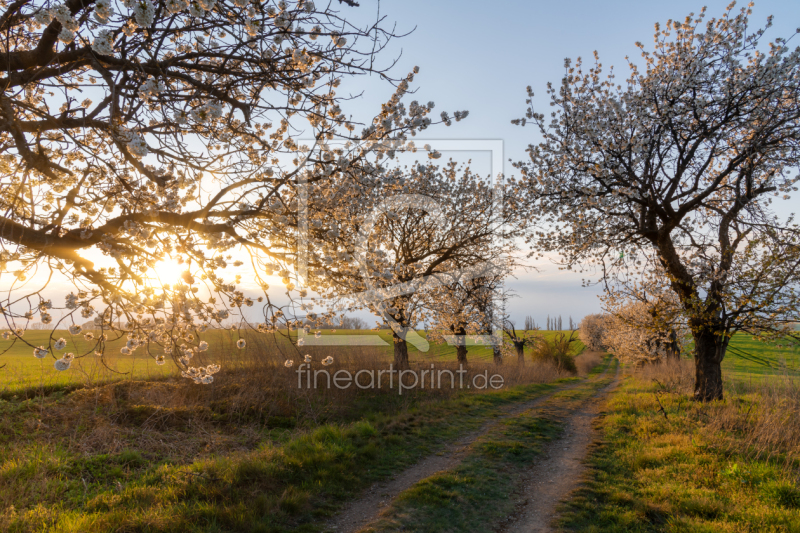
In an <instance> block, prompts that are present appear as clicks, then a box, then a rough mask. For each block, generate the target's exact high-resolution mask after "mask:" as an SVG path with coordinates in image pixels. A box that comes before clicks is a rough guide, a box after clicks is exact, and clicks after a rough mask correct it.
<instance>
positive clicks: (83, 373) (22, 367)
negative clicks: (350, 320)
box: [0, 330, 585, 392]
mask: <svg viewBox="0 0 800 533" xmlns="http://www.w3.org/2000/svg"><path fill="white" fill-rule="evenodd" d="M322 333H323V335H326V336H328V335H335V336H337V337H340V336H344V335H357V336H359V337H363V336H367V335H378V336H379V337H380V339H381V340H382V341H383V342H384V345H383V346H374V353H375V354H377V356H378V357H384V358H385V359H386V360H387V361H389V360H391V358H392V357H393V351H392V350H393V346H392V335H391V332H390V331H388V330H380V331H370V330H322ZM559 333H560V332H557V331H543V332H540V334H541V335H542V336H543V337H544V338H545V339H548V340H552V339H553V338H554V337H555V336H556V335H557V334H559ZM566 333H568V332H566ZM420 334H421V335H422V336H423V337H425V336H426V335H425V332H424V331H423V332H420ZM51 335H52V338H53V341H55V340H57V339H58V338H59V337H63V338H64V339H65V340H67V346H66V348H65V349H64V350H62V351H61V352H57V353H59V354H63V353H67V352H73V353H74V354H75V355H76V359H75V361H73V363H72V365H71V366H70V368H69V370H66V371H64V372H59V371H57V370H55V369H54V367H53V363H54V361H55V359H56V358H55V357H53V356H52V355H50V356H48V357H46V358H44V359H37V358H35V357H34V356H33V348H31V346H30V345H28V344H26V343H24V342H21V341H20V340H17V341H16V342H12V341H11V340H7V341H4V340H0V353H2V355H0V364H2V365H5V366H3V368H0V392H2V391H6V392H13V391H14V390H20V389H30V388H36V387H46V388H53V387H58V386H66V385H78V384H84V383H99V382H105V381H111V380H115V379H144V380H148V379H162V378H165V377H169V376H175V375H178V374H179V371H178V369H177V367H176V365H175V364H173V363H172V362H171V361H170V360H169V359H168V360H167V363H166V364H165V365H162V366H159V365H156V364H155V361H154V357H153V356H155V355H158V354H161V353H163V352H162V351H161V350H160V349H159V348H158V347H154V348H153V349H152V350H151V355H148V354H147V353H146V352H145V351H144V349H142V348H140V349H139V350H137V351H136V352H135V353H134V355H131V356H126V355H122V354H121V353H120V349H121V348H122V347H123V346H124V345H125V339H124V338H121V339H117V340H113V341H109V342H108V343H107V344H106V349H105V357H104V358H103V359H102V360H101V358H100V357H98V356H96V355H95V354H94V351H95V348H96V341H91V342H90V341H86V340H84V338H83V334H79V335H70V334H69V332H68V331H56V332H51V331H42V330H30V331H28V332H26V333H25V335H24V337H23V338H24V339H25V341H27V342H28V343H30V344H31V345H33V346H48V345H49V344H50V337H51ZM291 335H292V342H294V341H295V340H296V339H297V332H292V334H291ZM201 338H202V339H203V340H206V341H208V342H209V344H210V345H211V349H210V350H209V352H208V355H207V362H209V363H211V362H215V360H216V359H215V355H216V354H219V353H224V355H225V357H226V358H227V357H229V356H230V354H236V353H238V350H237V349H236V347H235V343H236V340H237V339H238V338H239V335H238V333H236V332H231V331H227V330H210V331H207V332H205V333H203V334H202V335H201ZM245 338H246V339H248V345H249V347H248V348H247V349H248V350H258V349H266V350H274V351H275V352H276V354H277V352H278V350H277V349H276V348H280V350H282V351H283V352H284V353H287V352H289V353H290V352H291V351H292V350H293V349H294V348H293V347H292V344H291V343H290V341H289V340H288V339H287V338H286V337H285V336H284V335H274V336H273V335H266V334H258V333H254V332H247V333H246V334H245ZM257 338H260V340H261V341H262V342H261V343H259V342H253V341H257V340H258V339H257ZM259 346H262V348H259ZM408 348H409V350H408V351H409V359H410V360H411V361H412V362H414V361H417V362H420V361H425V362H428V361H430V362H440V361H454V360H455V359H456V348H455V346H450V345H448V344H446V343H431V344H430V346H429V349H428V351H426V352H423V351H420V350H418V349H417V348H416V347H414V346H413V345H411V344H409V346H408ZM584 348H585V346H584V345H583V343H582V342H580V341H579V340H578V341H576V342H575V353H576V354H577V353H580V352H581V351H583V349H584ZM305 351H308V350H305ZM84 354H86V355H84ZM467 357H468V359H469V360H470V361H476V362H490V361H491V360H492V350H491V347H489V346H483V345H471V346H469V347H468V352H467Z"/></svg>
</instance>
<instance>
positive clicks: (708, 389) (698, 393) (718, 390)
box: [693, 330, 728, 402]
mask: <svg viewBox="0 0 800 533" xmlns="http://www.w3.org/2000/svg"><path fill="white" fill-rule="evenodd" d="M693 337H694V366H695V384H694V399H695V400H698V401H701V402H710V401H714V400H721V399H722V359H723V358H724V357H725V350H726V349H727V348H728V337H727V336H726V335H724V333H722V332H715V331H713V330H704V331H701V332H699V333H694V334H693Z"/></svg>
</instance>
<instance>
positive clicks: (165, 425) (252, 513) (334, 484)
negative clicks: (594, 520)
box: [0, 347, 596, 532]
mask: <svg viewBox="0 0 800 533" xmlns="http://www.w3.org/2000/svg"><path fill="white" fill-rule="evenodd" d="M262 348H264V349H263V350H253V351H252V352H248V353H252V354H260V355H258V356H256V355H253V356H252V357H251V358H249V359H248V358H242V357H237V358H236V361H238V362H236V361H234V357H233V356H232V357H231V360H230V361H226V364H225V366H224V370H223V372H222V373H220V375H219V379H218V380H216V381H215V382H214V383H213V384H212V385H211V386H209V387H202V386H197V385H195V384H193V383H191V382H188V381H187V380H184V379H180V378H175V377H165V378H163V379H160V380H151V381H139V380H136V379H130V378H129V379H122V380H117V381H114V382H110V383H105V384H100V385H97V386H93V387H78V388H75V386H69V387H64V386H61V387H58V386H53V387H51V388H50V389H47V390H43V389H41V388H34V389H31V390H18V391H16V392H14V393H12V392H8V393H7V394H5V395H4V396H3V397H2V398H3V399H2V400H0V413H1V416H0V446H2V452H0V461H1V462H0V502H2V509H3V510H4V511H3V513H2V515H0V530H3V531H15V532H29V531H30V532H33V531H42V530H49V531H86V532H91V531H97V532H100V531H115V530H125V531H146V530H158V531H181V532H186V531H228V530H235V531H283V530H292V529H299V530H307V531H316V530H319V529H320V527H321V525H320V524H321V523H322V522H324V519H325V518H326V517H328V516H331V515H332V513H333V512H334V511H335V510H336V509H337V508H338V507H339V506H340V505H341V504H342V502H343V501H345V500H346V499H347V498H349V497H352V496H353V495H355V494H357V493H358V492H359V491H360V490H362V489H363V488H365V487H367V486H368V485H369V484H370V483H372V482H374V481H376V480H380V479H384V478H386V477H387V476H389V475H391V474H393V473H396V472H398V471H400V470H402V469H404V468H406V467H407V466H409V465H411V464H413V463H414V462H415V461H417V460H418V459H419V458H420V457H423V456H425V455H428V454H430V453H435V452H436V451H437V450H438V449H440V448H441V447H442V446H444V445H445V444H446V443H447V442H451V441H452V440H453V439H455V438H457V437H458V436H459V435H463V434H464V433H466V432H468V431H470V430H474V429H475V428H477V427H478V426H480V425H481V424H482V423H484V422H485V421H487V420H489V419H491V418H494V417H496V416H497V415H498V414H499V412H500V409H501V408H502V406H504V405H507V404H511V403H516V402H521V401H525V400H529V399H532V398H535V397H537V396H538V395H541V394H543V393H544V392H546V391H549V390H552V389H553V388H554V387H556V386H557V385H558V384H559V383H563V382H564V380H571V379H572V380H574V379H576V378H573V377H570V376H571V374H570V373H568V372H564V371H563V370H560V369H559V368H557V367H555V366H552V365H547V364H536V365H533V364H529V365H526V366H524V367H519V366H518V365H515V364H514V365H502V366H500V367H494V366H493V365H490V364H487V363H481V362H479V361H478V362H475V363H473V364H470V367H469V373H468V374H467V375H466V376H465V382H467V383H469V382H470V381H467V380H471V378H472V377H473V376H474V375H476V374H479V373H482V372H484V371H490V372H491V373H499V374H501V375H502V376H503V378H504V380H505V383H506V384H507V387H505V388H504V389H502V390H498V391H492V390H489V391H480V392H475V391H472V390H463V389H462V390H459V389H450V388H443V389H419V388H417V389H410V390H407V391H404V393H403V394H402V395H400V394H398V391H397V389H396V388H395V389H393V390H387V389H385V388H384V389H380V390H375V389H370V390H361V389H357V388H355V387H350V388H348V389H346V390H340V389H336V388H331V389H328V388H318V389H313V388H312V389H306V388H298V387H297V379H298V375H297V373H296V367H297V364H298V363H299V362H300V361H299V360H296V361H295V366H294V367H293V368H286V367H284V365H283V363H284V360H285V359H284V357H285V354H283V353H281V352H276V351H275V350H267V349H266V348H265V347H262ZM307 351H308V353H309V354H310V355H311V357H312V360H313V361H317V362H318V361H320V360H321V359H322V358H323V357H327V356H328V355H332V356H333V357H334V360H335V363H334V364H333V365H331V366H330V367H329V368H330V369H331V370H333V371H336V370H340V369H351V370H354V369H358V370H363V369H367V370H368V369H370V368H385V367H386V363H387V362H388V358H387V357H386V355H388V354H382V353H380V352H377V353H376V351H375V350H373V349H372V348H369V347H364V348H361V349H359V348H356V347H342V348H336V347H318V348H314V347H309V348H308V350H307ZM265 353H266V354H270V355H268V356H266V355H263V354H265ZM219 356H220V357H221V355H219ZM592 357H593V358H595V359H596V356H591V357H590V358H589V359H587V361H586V362H583V363H582V364H581V367H582V368H584V369H585V368H589V367H590V366H591V364H592V362H591V358H592ZM31 359H33V357H31ZM417 365H418V367H420V368H427V367H428V366H430V364H429V362H427V361H418V362H417ZM442 367H454V363H453V362H447V361H442V362H440V363H437V368H442Z"/></svg>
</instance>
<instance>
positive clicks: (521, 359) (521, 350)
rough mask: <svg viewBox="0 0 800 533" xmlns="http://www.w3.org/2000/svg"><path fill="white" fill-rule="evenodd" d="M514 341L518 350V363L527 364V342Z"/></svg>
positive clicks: (520, 364)
mask: <svg viewBox="0 0 800 533" xmlns="http://www.w3.org/2000/svg"><path fill="white" fill-rule="evenodd" d="M512 342H513V343H514V349H515V350H516V351H517V364H518V365H519V366H525V343H524V342H517V341H512Z"/></svg>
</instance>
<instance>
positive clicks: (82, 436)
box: [0, 337, 566, 462]
mask: <svg viewBox="0 0 800 533" xmlns="http://www.w3.org/2000/svg"><path fill="white" fill-rule="evenodd" d="M248 342H249V343H254V344H255V345H252V344H251V345H249V349H248V350H246V352H245V355H244V356H243V355H241V354H242V351H240V350H237V349H236V348H235V347H234V346H233V343H231V346H230V347H228V346H224V345H223V346H222V347H221V348H220V349H219V350H217V351H215V353H213V354H210V355H209V360H212V361H215V362H219V363H220V364H221V365H222V368H223V370H222V371H221V372H220V373H219V374H217V376H216V378H217V379H216V380H215V382H214V383H213V384H211V385H196V384H194V383H192V382H191V381H189V380H187V379H183V378H175V377H170V378H165V379H161V380H156V381H139V380H132V379H123V380H120V381H117V382H114V383H106V384H101V385H97V386H93V387H85V388H78V389H77V390H73V389H62V390H60V391H59V390H58V389H54V390H53V391H50V392H49V394H45V395H44V396H42V395H41V394H37V395H35V396H34V395H33V394H36V392H37V391H31V392H32V393H33V394H32V395H31V397H30V398H29V399H28V400H27V401H21V402H20V403H19V408H18V409H19V410H18V412H17V413H16V415H15V416H14V417H5V419H4V420H0V431H5V432H6V434H10V435H14V434H19V432H18V431H17V429H16V426H18V425H20V424H22V425H23V428H24V432H25V433H34V434H35V438H36V439H37V440H38V441H39V442H40V443H41V444H45V445H58V446H63V447H65V448H66V449H67V450H68V451H69V452H70V453H80V454H111V453H119V452H121V451H123V450H127V449H135V450H138V451H140V452H142V453H143V454H145V455H146V456H151V455H152V456H158V457H170V458H172V459H174V460H177V461H179V462H183V461H189V460H194V459H196V458H198V457H201V456H204V455H211V454H222V453H228V452H230V451H234V450H247V449H253V448H254V447H256V446H257V445H259V444H260V443H261V442H263V441H264V435H265V433H266V435H268V437H267V439H268V440H271V439H280V438H281V436H282V435H283V434H285V433H287V432H291V431H294V430H298V429H299V430H304V429H309V428H313V427H315V426H318V425H321V424H326V423H338V422H342V423H346V422H350V421H353V420H358V419H359V418H360V417H361V416H362V414H363V413H364V412H366V411H368V410H373V411H374V410H375V408H376V407H378V408H379V409H380V410H381V411H383V412H385V413H387V414H392V413H397V412H401V411H404V410H407V409H408V408H409V407H411V406H415V405H419V404H420V403H424V402H434V401H439V400H443V399H447V398H451V397H454V396H455V395H458V394H470V393H472V392H474V391H473V390H472V389H470V390H467V389H460V388H459V387H458V386H459V382H458V377H457V375H456V378H455V380H456V381H455V384H456V388H451V387H450V378H449V377H447V375H445V377H444V378H443V380H442V387H441V388H430V387H429V386H426V388H420V387H417V388H413V389H405V390H403V393H402V395H401V394H399V390H398V384H397V378H396V377H395V378H394V383H393V388H391V389H390V388H389V387H388V385H389V384H388V381H389V376H388V374H384V375H383V379H382V380H381V387H380V388H371V389H361V388H358V387H356V386H350V387H348V388H346V389H341V388H337V387H334V386H331V387H330V388H329V387H327V386H325V382H326V378H324V376H322V375H320V377H319V386H318V387H317V388H313V387H312V388H307V387H306V382H305V379H306V378H305V375H303V377H302V380H303V381H302V386H300V387H298V378H299V376H298V373H297V368H298V365H299V363H300V362H301V361H302V357H301V356H299V355H297V354H294V355H292V354H288V353H285V350H281V346H279V345H278V344H277V343H275V342H274V341H272V342H270V340H269V339H268V338H265V337H261V338H260V339H250V340H249V341H248ZM306 353H307V354H309V355H311V357H312V360H313V362H312V370H322V369H325V370H327V371H328V372H329V373H330V375H331V376H332V375H333V374H334V373H335V372H337V371H340V370H347V371H349V372H350V373H351V374H352V375H354V374H355V373H356V372H358V371H374V374H375V375H377V371H379V370H387V369H388V366H389V363H388V362H387V360H386V359H385V357H383V356H382V355H381V354H379V353H378V352H377V350H375V349H374V348H370V347H357V346H356V347H307V348H305V349H303V355H305V354H306ZM328 356H331V357H333V358H334V363H333V364H332V365H330V366H328V367H323V366H322V365H321V364H320V363H319V362H320V361H321V360H322V359H324V358H325V357H328ZM287 358H291V359H293V360H294V366H293V367H292V368H286V367H284V361H285V360H286V359H287ZM431 366H432V365H431V364H430V363H417V364H412V370H415V371H417V372H419V371H421V370H428V371H430V369H431ZM434 369H435V370H437V371H438V370H445V369H447V370H451V371H453V372H454V371H455V370H457V369H458V367H457V365H456V363H452V362H444V363H437V364H436V365H435V368H434ZM466 370H467V373H466V374H465V375H464V377H463V383H464V386H465V387H466V385H467V384H471V383H473V378H474V377H475V376H476V375H478V374H484V373H486V374H488V375H489V376H492V375H493V374H499V375H501V376H503V382H504V386H505V387H509V386H514V385H521V384H529V383H548V382H551V381H554V380H556V379H559V378H561V377H565V375H566V374H565V373H564V372H562V371H560V370H559V369H558V368H556V367H555V366H553V365H548V364H536V365H527V366H525V367H518V366H517V365H515V364H514V365H501V366H495V365H493V364H487V363H471V364H470V365H469V366H468V367H467V368H466ZM406 378H407V379H406V382H407V384H410V382H411V381H413V379H409V378H410V376H406ZM361 379H362V381H361V383H366V382H367V381H368V376H362V378H361ZM482 382H483V379H482V378H478V383H479V384H480V383H482ZM21 396H23V397H24V396H25V395H21ZM11 440H12V441H13V440H16V438H14V437H12V438H11Z"/></svg>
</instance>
